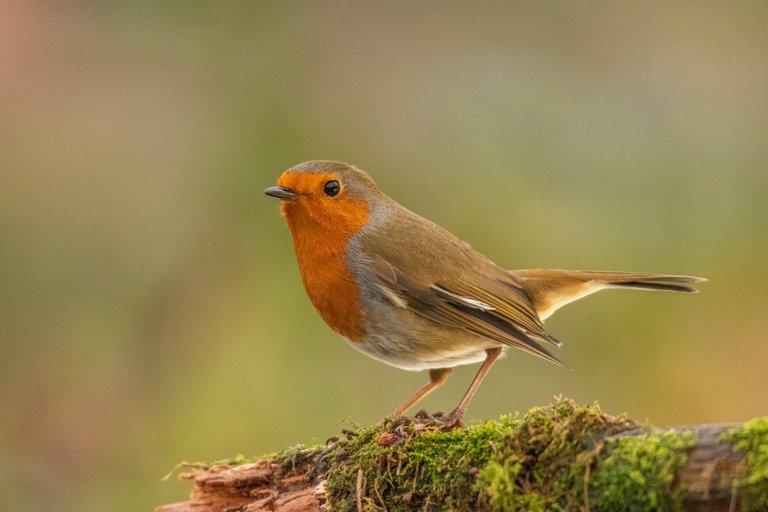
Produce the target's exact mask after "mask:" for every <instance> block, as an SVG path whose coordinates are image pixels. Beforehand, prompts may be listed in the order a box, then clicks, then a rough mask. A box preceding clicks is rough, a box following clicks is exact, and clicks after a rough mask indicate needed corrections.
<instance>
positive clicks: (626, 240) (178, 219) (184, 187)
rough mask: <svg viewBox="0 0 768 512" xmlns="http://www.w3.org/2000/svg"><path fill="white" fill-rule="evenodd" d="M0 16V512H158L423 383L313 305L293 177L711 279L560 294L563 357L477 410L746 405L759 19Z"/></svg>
mask: <svg viewBox="0 0 768 512" xmlns="http://www.w3.org/2000/svg"><path fill="white" fill-rule="evenodd" d="M4 3H5V4H6V5H4V6H3V7H2V15H0V508H3V509H7V510H51V509H55V510H115V511H121V510H125V511H129V510H130V511H135V510H149V509H151V508H152V507H153V506H154V505H157V504H160V503H164V502H169V501H175V500H180V499H183V498H184V497H185V496H186V495H187V493H188V490H189V485H188V484H184V483H179V482H176V481H175V479H171V480H169V481H167V482H161V481H160V479H161V477H162V476H163V475H164V474H165V473H167V472H168V471H170V470H171V469H172V468H173V466H174V465H175V464H176V463H177V462H179V461H181V460H185V459H186V460H213V459H219V458H223V457H228V456H231V455H235V454H237V453H244V454H247V455H251V454H260V453H267V452H271V451H273V450H277V449H280V448H282V447H284V446H287V445H292V444H295V443H299V442H306V441H310V440H312V439H314V440H315V441H317V442H323V441H324V440H325V439H326V438H327V437H330V436H332V435H334V434H335V433H338V432H339V430H340V429H341V428H344V427H345V426H349V425H350V424H355V423H357V424H370V423H373V422H376V421H378V420H379V419H381V418H382V417H383V416H384V415H385V414H386V413H388V412H389V411H390V410H391V409H393V408H394V407H395V406H396V405H398V404H399V403H400V402H401V401H402V400H403V399H404V398H405V397H406V396H407V395H408V394H409V393H411V392H412V391H414V390H415V389H416V388H417V387H419V386H420V385H422V384H423V383H424V382H425V381H426V375H425V374H423V373H421V374H417V373H409V372H404V371H401V370H398V369H395V368H390V367H387V366H385V365H382V364H380V363H377V362H375V361H373V360H370V359H367V358H366V357H365V356H363V355H361V354H359V353H357V352H356V351H354V350H351V349H350V348H349V347H347V346H346V345H345V344H344V343H343V342H341V341H340V339H339V338H338V337H337V336H336V335H335V334H334V333H333V332H331V331H330V329H328V328H327V327H326V326H325V325H324V324H323V322H322V321H321V320H320V318H319V317H318V316H317V315H316V314H315V312H314V311H313V309H312V307H311V305H310V303H309V301H308V299H307V298H306V296H305V294H304V291H303V289H302V285H301V281H300V278H299V274H298V272H297V269H296V263H295V260H294V257H293V252H292V247H291V239H290V235H289V233H288V230H287V228H286V227H285V226H284V224H283V222H282V220H281V219H280V217H279V215H278V204H277V201H275V200H273V199H270V198H267V197H264V196H263V195H262V190H263V189H264V188H266V187H268V186H270V185H273V184H274V183H275V180H276V178H277V176H278V175H279V174H280V173H281V172H282V171H283V170H285V169H286V168H288V167H290V166H292V165H294V164H296V163H299V162H301V161H304V160H309V159H338V160H344V161H348V162H351V163H354V164H356V165H358V166H360V167H361V168H363V169H365V170H367V171H369V172H370V173H371V174H372V175H373V176H374V178H375V179H376V180H377V182H378V184H379V185H380V187H381V188H382V189H383V190H384V191H385V192H386V193H388V194H390V195H392V196H393V197H395V198H397V199H398V200H399V201H400V202H402V203H403V204H404V205H406V206H407V207H409V208H411V209H413V210H415V211H417V212H418V213H420V214H422V215H424V216H426V217H428V218H430V219H431V220H434V221H436V222H438V223H439V224H441V225H442V226H444V227H446V228H448V229H449V230H451V231H453V232H454V233H456V234H457V235H459V236H461V237H462V238H464V239H466V240H467V241H469V242H471V243H472V244H473V245H474V247H475V248H477V249H479V250H481V251H482V252H484V253H486V254H487V255H489V256H490V257H492V258H493V259H494V260H496V261H497V262H498V263H500V264H502V265H505V266H508V267H510V268H515V267H562V268H583V269H597V270H631V271H659V272H670V273H681V274H692V275H702V276H706V277H708V278H709V279H710V282H709V283H706V284H704V285H703V286H702V287H701V288H702V292H701V293H699V294H698V295H683V294H668V293H655V294H654V293H645V292H619V291H611V292H605V293H603V294H600V295H597V296H593V297H590V298H587V299H585V300H584V301H582V302H580V303H578V304H573V305H570V306H568V307H567V308H565V309H564V310H562V311H560V312H559V313H558V314H557V315H556V316H555V317H554V318H552V319H551V320H550V321H549V322H548V326H549V328H550V330H551V331H552V333H553V334H554V335H555V336H557V337H558V338H560V339H562V340H563V341H564V342H565V346H564V347H563V349H562V350H560V351H559V352H558V353H557V355H558V356H559V357H561V358H562V359H563V360H564V361H566V362H567V363H568V364H569V365H570V367H571V370H563V369H560V368H557V367H555V366H553V365H548V364H546V363H545V362H543V361H541V360H538V359H534V358H532V357H530V356H527V355H524V354H520V353H511V354H509V356H508V357H507V358H506V359H504V360H503V361H501V362H500V363H499V364H498V365H497V367H495V368H494V370H493V371H492V372H491V374H490V376H489V377H488V379H487V380H486V383H485V384H484V386H483V387H482V388H481V389H480V392H479V393H478V395H477V396H476V398H475V400H474V402H473V404H472V406H471V407H470V410H469V412H468V419H478V418H486V417H497V416H498V415H500V414H502V413H507V412H512V411H522V410H525V409H527V408H528V407H531V406H533V405H536V404H541V403H545V402H547V401H549V399H550V397H551V396H552V395H554V394H558V393H563V394H565V395H567V396H570V397H573V398H574V399H576V400H577V401H579V402H590V401H593V400H599V401H600V403H601V404H602V406H603V408H604V409H605V410H606V411H608V412H611V413H618V412H622V411H627V412H628V413H630V414H631V415H632V416H633V417H635V418H638V419H644V418H647V419H649V420H650V421H651V422H653V423H655V424H659V425H672V424H688V423H703V422H719V421H740V420H744V419H748V418H751V417H753V416H758V415H765V414H768V393H767V392H766V389H768V371H766V361H768V326H767V325H766V316H767V313H768V290H767V287H768V265H767V263H768V145H766V141H768V30H766V27H768V4H767V3H765V2H759V1H756V2H741V3H738V4H737V3H716V2H691V3H676V2H672V3H669V2H662V1H658V2H642V3H637V4H636V5H634V6H633V5H631V4H629V3H622V4H621V5H618V4H617V3H614V2H604V3H593V2H588V3H571V2H568V3H565V2H533V1H532V2H508V3H501V2H486V3H474V2H473V3H466V4H464V3H445V2H418V3H414V2H386V3H385V2H370V3H362V2H360V3H351V2H350V3H348V2H330V3H329V2H306V3H304V2H250V1H241V2H67V3H56V2H53V3H51V2H38V1H31V2H30V1H21V0H18V1H10V2H4ZM475 370H476V368H473V367H464V368H461V369H459V370H458V371H456V372H455V373H454V376H453V377H452V378H451V379H450V380H449V382H448V383H447V384H446V385H445V386H444V387H443V388H442V389H440V390H439V391H438V392H436V393H435V394H434V395H432V396H430V397H429V399H428V400H426V401H425V402H424V406H425V407H427V408H429V409H431V410H436V409H442V410H450V408H452V407H453V406H454V405H455V404H456V402H457V401H458V399H459V397H460V395H461V394H462V393H463V391H464V389H465V387H466V386H467V385H468V383H469V381H470V379H471V377H472V375H473V373H474V371H475Z"/></svg>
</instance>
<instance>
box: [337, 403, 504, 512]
mask: <svg viewBox="0 0 768 512" xmlns="http://www.w3.org/2000/svg"><path fill="white" fill-rule="evenodd" d="M515 424H516V422H515V421H514V420H512V419H511V418H502V420H501V421H499V422H490V421H489V422H486V423H482V424H479V425H475V426H472V427H470V428H468V429H466V430H450V431H447V432H443V431H441V430H439V428H438V427H437V426H435V425H429V426H427V427H424V425H423V424H421V423H418V422H407V423H404V424H400V425H394V426H388V428H387V429H381V428H374V429H365V430H362V431H360V432H359V433H358V434H357V435H356V436H354V437H353V438H351V439H349V440H347V441H342V442H340V444H339V446H338V447H337V448H336V450H334V452H332V453H331V454H330V468H329V471H328V481H327V483H326V490H327V491H328V502H329V505H330V508H331V510H339V511H345V510H357V493H356V489H357V486H358V474H360V478H361V480H360V483H361V485H362V487H363V493H362V494H361V497H360V501H361V503H362V505H363V509H364V510H383V509H384V508H386V509H387V510H393V511H396V510H411V509H412V508H413V507H418V508H419V509H421V510H456V511H463V510H466V511H470V510H475V507H474V502H475V496H474V493H473V492H472V483H473V481H474V476H473V475H474V473H475V472H476V471H477V467H478V466H479V465H480V464H483V463H484V462H485V461H486V460H487V459H488V457H489V455H490V452H491V450H492V446H493V444H494V443H498V442H499V441H500V440H501V439H503V438H504V437H505V436H506V435H508V433H509V432H512V431H513V430H514V428H515ZM382 436H383V437H382ZM382 443H383V444H385V445H388V446H382ZM360 471H362V472H361V473H360Z"/></svg>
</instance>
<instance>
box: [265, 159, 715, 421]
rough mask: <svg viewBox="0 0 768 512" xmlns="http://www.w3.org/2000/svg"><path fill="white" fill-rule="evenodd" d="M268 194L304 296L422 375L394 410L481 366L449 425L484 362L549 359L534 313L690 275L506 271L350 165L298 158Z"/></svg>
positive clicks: (372, 350) (681, 282)
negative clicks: (512, 353)
mask: <svg viewBox="0 0 768 512" xmlns="http://www.w3.org/2000/svg"><path fill="white" fill-rule="evenodd" d="M264 193H265V194H267V195H268V196H272V197H274V198H277V199H279V200H280V212H281V216H282V217H283V219H284V220H285V222H286V223H287V225H288V228H289V229H290V232H291V234H292V238H293V249H294V252H295V255H296V259H297V262H298V267H299V272H300V274H301V279H302V282H303V285H304V288H305V290H306V293H307V295H308V296H309V299H310V301H311V302H312V305H313V306H314V307H315V309H316V310H317V312H318V313H319V314H320V316H321V317H322V319H323V320H324V321H325V322H326V323H327V324H328V326H329V327H330V328H331V329H332V330H333V331H335V332H336V333H338V334H340V335H341V336H342V337H343V338H344V339H345V340H346V342H347V343H348V344H349V345H350V346H352V347H353V348H355V349H357V350H359V351H360V352H362V353H364V354H366V355H367V356H369V357H371V358H373V359H375V360H377V361H380V362H383V363H386V364H388V365H391V366H394V367H396V368H400V369H404V370H413V371H419V370H428V373H429V380H428V382H427V383H426V384H425V385H424V386H423V387H421V388H420V389H419V390H418V391H416V392H415V393H414V394H413V395H412V396H410V397H409V398H408V399H407V400H406V401H405V402H403V403H402V405H400V406H399V407H398V408H397V409H395V410H394V411H393V412H392V414H391V415H390V416H391V417H398V416H401V415H402V414H403V413H405V412H406V411H407V410H408V409H410V408H411V407H412V406H414V405H415V404H416V403H417V402H419V401H420V400H421V399H422V398H424V397H425V396H427V395H428V394H429V393H431V392H432V391H434V390H435V389H436V388H438V387H439V386H440V385H442V384H443V383H444V382H445V381H446V380H447V379H448V377H449V375H450V374H451V372H452V369H453V368H454V367H456V366H459V365H466V364H472V363H482V364H481V365H480V368H479V369H478V371H477V374H476V375H475V377H474V379H473V380H472V382H471V384H470V386H469V388H468V389H467V391H466V392H465V394H464V395H463V397H462V398H461V400H460V402H459V403H458V405H457V406H456V408H455V409H453V411H452V412H451V413H450V414H449V415H447V416H446V421H447V422H448V423H451V424H460V422H461V418H462V417H463V416H464V413H465V411H466V409H467V406H468V405H469V403H470V401H471V400H472V397H473V396H474V395H475V393H476V391H477V389H478V388H479V386H480V384H481V383H482V381H483V379H484V378H485V376H486V375H487V373H488V371H489V370H490V368H491V366H492V365H493V364H494V362H495V361H496V360H497V359H498V358H499V356H501V355H502V353H503V352H504V351H505V350H506V349H508V348H516V349H519V350H522V351H523V352H527V353H529V354H531V355H534V356H537V357H539V358H542V359H544V360H546V361H549V362H551V363H554V364H556V365H558V366H565V365H564V363H563V362H561V361H560V360H559V359H558V358H557V357H555V356H554V355H553V354H552V352H551V349H552V348H553V347H560V346H561V343H560V341H558V340H557V339H556V338H555V337H553V336H552V335H551V334H549V333H548V332H547V331H546V330H545V329H544V325H543V323H544V320H545V319H546V318H548V317H549V316H550V315H552V313H554V312H555V310H557V309H558V308H560V307H561V306H564V305H565V304H568V303H569V302H572V301H575V300H577V299H580V298H582V297H585V296H587V295H589V294H592V293H594V292H597V291H599V290H604V289H612V288H634V289H641V290H667V291H676V292H695V291H697V289H696V288H695V287H694V286H691V283H696V282H701V281H705V280H706V279H703V278H700V277H691V276H682V275H672V274H654V273H640V272H599V271H581V270H556V269H522V270H508V269H505V268H504V267H502V266H500V265H498V264H496V263H494V262H493V261H492V260H491V259H490V258H488V257H486V256H485V255H483V254H481V253H480V252H478V251H477V250H475V249H473V248H472V247H471V246H470V245H469V244H468V243H467V242H464V241H463V240H461V239H459V238H458V237H457V236H455V235H453V234H452V233H450V232H448V231H447V230H445V229H443V228H441V227H440V226H438V225H437V224H435V223H434V222H432V221H430V220H427V219H425V218H424V217H421V216H419V215H417V214H416V213H414V212H412V211H410V210H409V209H407V208H405V207H404V206H402V205H400V204H399V203H398V202H396V201H395V200H394V199H392V198H390V197H389V196H387V195H386V194H384V193H383V192H381V191H380V190H379V188H378V186H377V185H376V183H375V182H374V181H373V179H372V178H371V177H370V176H369V175H368V174H367V173H366V172H364V171H362V170H360V169H358V168H357V167H355V166H353V165H350V164H347V163H344V162H339V161H334V160H312V161H307V162H303V163H301V164H298V165H296V166H294V167H291V168H289V169H288V170H286V171H285V172H283V173H282V174H281V175H280V177H279V178H278V180H277V185H276V186H272V187H269V188H267V189H266V190H264Z"/></svg>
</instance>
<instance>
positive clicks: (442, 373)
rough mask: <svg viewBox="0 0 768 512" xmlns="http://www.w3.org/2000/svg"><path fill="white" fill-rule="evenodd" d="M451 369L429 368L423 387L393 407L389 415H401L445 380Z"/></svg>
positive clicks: (392, 416)
mask: <svg viewBox="0 0 768 512" xmlns="http://www.w3.org/2000/svg"><path fill="white" fill-rule="evenodd" d="M451 371H452V369H451V368H435V369H434V370H429V382H427V383H426V384H425V385H424V387H422V388H421V389H420V390H418V391H417V392H416V393H414V395H413V396H412V397H411V398H409V399H408V400H406V401H405V403H403V405H401V406H400V407H398V408H397V409H395V411H394V412H393V413H392V414H391V415H390V417H391V418H397V417H398V416H402V415H403V413H404V412H405V411H407V410H408V409H410V408H411V407H412V406H413V405H414V404H415V403H416V402H418V401H419V400H421V399H422V398H424V397H425V396H427V395H428V394H430V393H431V392H432V391H433V390H435V389H436V388H437V387H438V386H440V385H441V384H442V383H443V382H445V381H446V380H447V379H448V376H449V375H450V374H451Z"/></svg>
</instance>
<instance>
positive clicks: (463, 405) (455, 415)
mask: <svg viewBox="0 0 768 512" xmlns="http://www.w3.org/2000/svg"><path fill="white" fill-rule="evenodd" d="M485 353H486V356H485V361H483V364H482V365H481V366H480V369H479V370H477V374H476V375H475V378H474V379H473V380H472V384H470V385H469V389H467V392H466V393H464V398H462V399H461V402H459V405H457V406H456V408H455V409H454V410H453V412H451V414H449V415H448V416H447V417H446V426H458V425H461V418H462V417H463V416H464V411H466V410H467V406H468V405H469V402H470V400H472V397H473V396H475V393H476V392H477V388H479V387H480V383H481V382H483V379H484V378H485V376H486V375H487V374H488V370H490V369H491V366H493V363H494V361H496V359H498V358H499V356H500V355H501V347H497V348H489V349H487V350H486V351H485Z"/></svg>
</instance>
